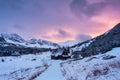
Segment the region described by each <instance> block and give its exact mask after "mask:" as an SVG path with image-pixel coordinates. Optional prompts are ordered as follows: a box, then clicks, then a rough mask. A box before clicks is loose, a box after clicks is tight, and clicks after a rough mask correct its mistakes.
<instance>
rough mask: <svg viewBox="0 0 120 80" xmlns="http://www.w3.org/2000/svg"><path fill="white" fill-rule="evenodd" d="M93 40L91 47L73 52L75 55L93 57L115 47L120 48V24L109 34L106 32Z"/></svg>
mask: <svg viewBox="0 0 120 80" xmlns="http://www.w3.org/2000/svg"><path fill="white" fill-rule="evenodd" d="M91 40H92V42H91V43H90V45H88V46H86V47H83V48H82V50H80V51H75V52H73V55H77V56H79V55H81V56H82V57H83V58H84V57H88V56H92V55H97V54H99V53H105V52H107V51H110V50H111V49H112V48H115V47H120V23H119V24H117V25H116V26H115V27H114V28H113V29H111V30H110V31H109V32H106V33H105V34H103V35H100V36H98V37H96V38H94V39H91ZM91 40H88V41H85V42H83V43H81V44H78V45H75V46H80V45H82V44H84V43H87V42H89V41H91ZM75 46H73V47H75Z"/></svg>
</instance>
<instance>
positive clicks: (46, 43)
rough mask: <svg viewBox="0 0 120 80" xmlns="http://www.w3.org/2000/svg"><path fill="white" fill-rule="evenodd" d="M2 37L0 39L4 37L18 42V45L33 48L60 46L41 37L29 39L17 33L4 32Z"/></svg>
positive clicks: (8, 40) (9, 41) (12, 41)
mask: <svg viewBox="0 0 120 80" xmlns="http://www.w3.org/2000/svg"><path fill="white" fill-rule="evenodd" d="M0 37H1V39H0V40H2V41H3V39H4V40H5V41H6V42H7V43H12V44H17V45H21V46H24V47H33V48H34V47H36V48H58V47H59V45H58V44H57V43H53V42H50V41H46V40H41V39H38V40H37V39H31V40H28V41H27V40H24V39H23V38H22V37H20V36H19V35H17V34H6V33H2V34H0ZM2 38H3V39H2Z"/></svg>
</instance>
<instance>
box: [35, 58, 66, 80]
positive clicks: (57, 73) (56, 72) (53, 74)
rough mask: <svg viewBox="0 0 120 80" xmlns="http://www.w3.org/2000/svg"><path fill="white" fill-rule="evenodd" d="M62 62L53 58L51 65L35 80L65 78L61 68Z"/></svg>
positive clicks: (58, 79)
mask: <svg viewBox="0 0 120 80" xmlns="http://www.w3.org/2000/svg"><path fill="white" fill-rule="evenodd" d="M61 62H62V61H59V60H52V61H51V66H50V67H49V68H48V69H47V70H46V71H45V72H44V73H42V74H41V75H40V76H39V77H37V78H36V79H35V80H65V78H64V76H63V75H62V72H61V70H60V63H61Z"/></svg>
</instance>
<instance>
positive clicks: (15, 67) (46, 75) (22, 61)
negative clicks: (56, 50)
mask: <svg viewBox="0 0 120 80" xmlns="http://www.w3.org/2000/svg"><path fill="white" fill-rule="evenodd" d="M119 75H120V48H114V49H113V50H111V51H109V52H107V53H105V54H99V55H96V56H92V57H87V58H84V59H82V60H77V61H75V60H67V61H65V60H64V61H62V60H51V59H50V52H46V53H41V54H37V55H32V54H29V55H23V56H19V57H0V80H120V77H119Z"/></svg>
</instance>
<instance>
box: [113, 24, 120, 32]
mask: <svg viewBox="0 0 120 80" xmlns="http://www.w3.org/2000/svg"><path fill="white" fill-rule="evenodd" d="M112 30H115V31H116V30H117V31H119V30H120V23H118V24H117V25H115V27H113V29H112Z"/></svg>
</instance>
